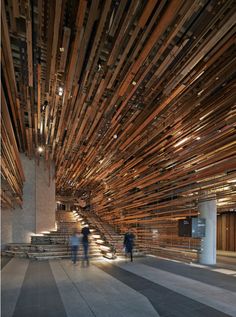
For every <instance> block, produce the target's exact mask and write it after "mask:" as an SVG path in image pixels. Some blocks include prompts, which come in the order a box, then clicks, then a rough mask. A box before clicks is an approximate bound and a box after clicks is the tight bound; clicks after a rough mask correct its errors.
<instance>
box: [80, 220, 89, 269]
mask: <svg viewBox="0 0 236 317" xmlns="http://www.w3.org/2000/svg"><path fill="white" fill-rule="evenodd" d="M81 233H82V245H83V249H84V259H83V264H84V262H85V261H86V263H87V266H88V265H89V257H88V251H89V239H88V236H89V235H90V233H91V232H90V230H89V227H88V226H85V227H83V229H82V231H81Z"/></svg>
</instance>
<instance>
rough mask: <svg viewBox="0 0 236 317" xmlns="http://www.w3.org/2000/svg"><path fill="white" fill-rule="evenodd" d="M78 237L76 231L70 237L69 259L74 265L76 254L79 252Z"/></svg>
mask: <svg viewBox="0 0 236 317" xmlns="http://www.w3.org/2000/svg"><path fill="white" fill-rule="evenodd" d="M79 241H80V238H79V235H78V233H77V232H76V230H75V231H74V232H73V235H72V236H71V237H70V246H71V259H72V262H73V263H74V264H76V261H77V253H78V250H79Z"/></svg>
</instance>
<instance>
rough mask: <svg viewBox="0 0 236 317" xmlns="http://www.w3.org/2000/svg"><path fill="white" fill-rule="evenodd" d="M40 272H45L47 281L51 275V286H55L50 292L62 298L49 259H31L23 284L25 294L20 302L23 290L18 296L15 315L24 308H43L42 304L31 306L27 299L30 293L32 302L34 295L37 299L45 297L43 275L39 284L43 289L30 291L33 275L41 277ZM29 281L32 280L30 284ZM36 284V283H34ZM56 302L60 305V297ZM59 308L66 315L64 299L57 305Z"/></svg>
mask: <svg viewBox="0 0 236 317" xmlns="http://www.w3.org/2000/svg"><path fill="white" fill-rule="evenodd" d="M46 264H47V265H46ZM45 265H46V266H45ZM45 270H47V272H45ZM39 273H43V275H44V279H46V281H47V282H49V280H48V279H49V277H50V286H51V288H53V292H52V291H51V292H50V294H51V295H52V294H53V295H54V296H59V299H60V300H61V298H60V294H59V292H58V289H57V285H56V282H55V279H54V276H53V273H52V271H51V267H50V265H49V263H48V261H45V262H38V261H34V260H30V261H29V265H28V269H27V271H26V274H25V278H24V282H23V284H22V291H23V292H24V296H23V298H22V299H21V302H19V300H20V296H22V292H21V294H20V296H19V297H18V300H17V303H16V307H15V310H14V313H13V317H14V316H15V314H16V316H18V312H19V310H22V309H24V310H25V311H28V310H30V311H31V312H32V309H33V308H34V309H35V310H36V311H38V309H39V308H40V309H41V307H42V306H41V305H33V306H30V307H29V305H28V301H27V300H26V299H27V296H29V295H30V298H31V303H32V301H33V299H32V296H34V299H36V300H38V299H39V298H41V297H42V298H43V297H44V296H45V292H44V291H43V288H42V277H41V278H40V281H39V284H38V286H39V287H40V288H41V289H38V290H35V292H34V291H31V292H29V289H30V287H31V286H32V285H31V284H32V277H34V278H36V280H37V279H38V278H39V275H38V274H39ZM50 275H51V276H50ZM29 281H30V286H28V285H27V283H28V282H29ZM25 283H26V284H25ZM34 286H35V283H34ZM23 287H25V289H23ZM55 290H57V294H56V295H55ZM39 294H42V295H44V296H39ZM56 302H57V305H58V298H56ZM49 303H51V300H50V301H49ZM44 304H45V301H44ZM60 307H61V308H60ZM49 308H50V309H52V308H53V307H51V306H50V305H49ZM57 308H58V311H59V312H60V313H63V315H64V316H65V315H66V312H65V310H64V305H63V303H62V301H61V302H60V305H58V306H57ZM59 308H60V309H59ZM44 309H48V307H46V308H45V307H44ZM32 314H33V313H32Z"/></svg>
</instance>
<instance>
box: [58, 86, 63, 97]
mask: <svg viewBox="0 0 236 317" xmlns="http://www.w3.org/2000/svg"><path fill="white" fill-rule="evenodd" d="M58 95H59V96H62V95H63V88H62V87H59V89H58Z"/></svg>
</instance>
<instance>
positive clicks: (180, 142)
mask: <svg viewBox="0 0 236 317" xmlns="http://www.w3.org/2000/svg"><path fill="white" fill-rule="evenodd" d="M188 139H189V138H188V137H186V138H184V139H183V140H181V141H179V142H177V143H176V144H175V146H174V147H177V146H179V145H181V144H183V143H184V142H186V141H188Z"/></svg>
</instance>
